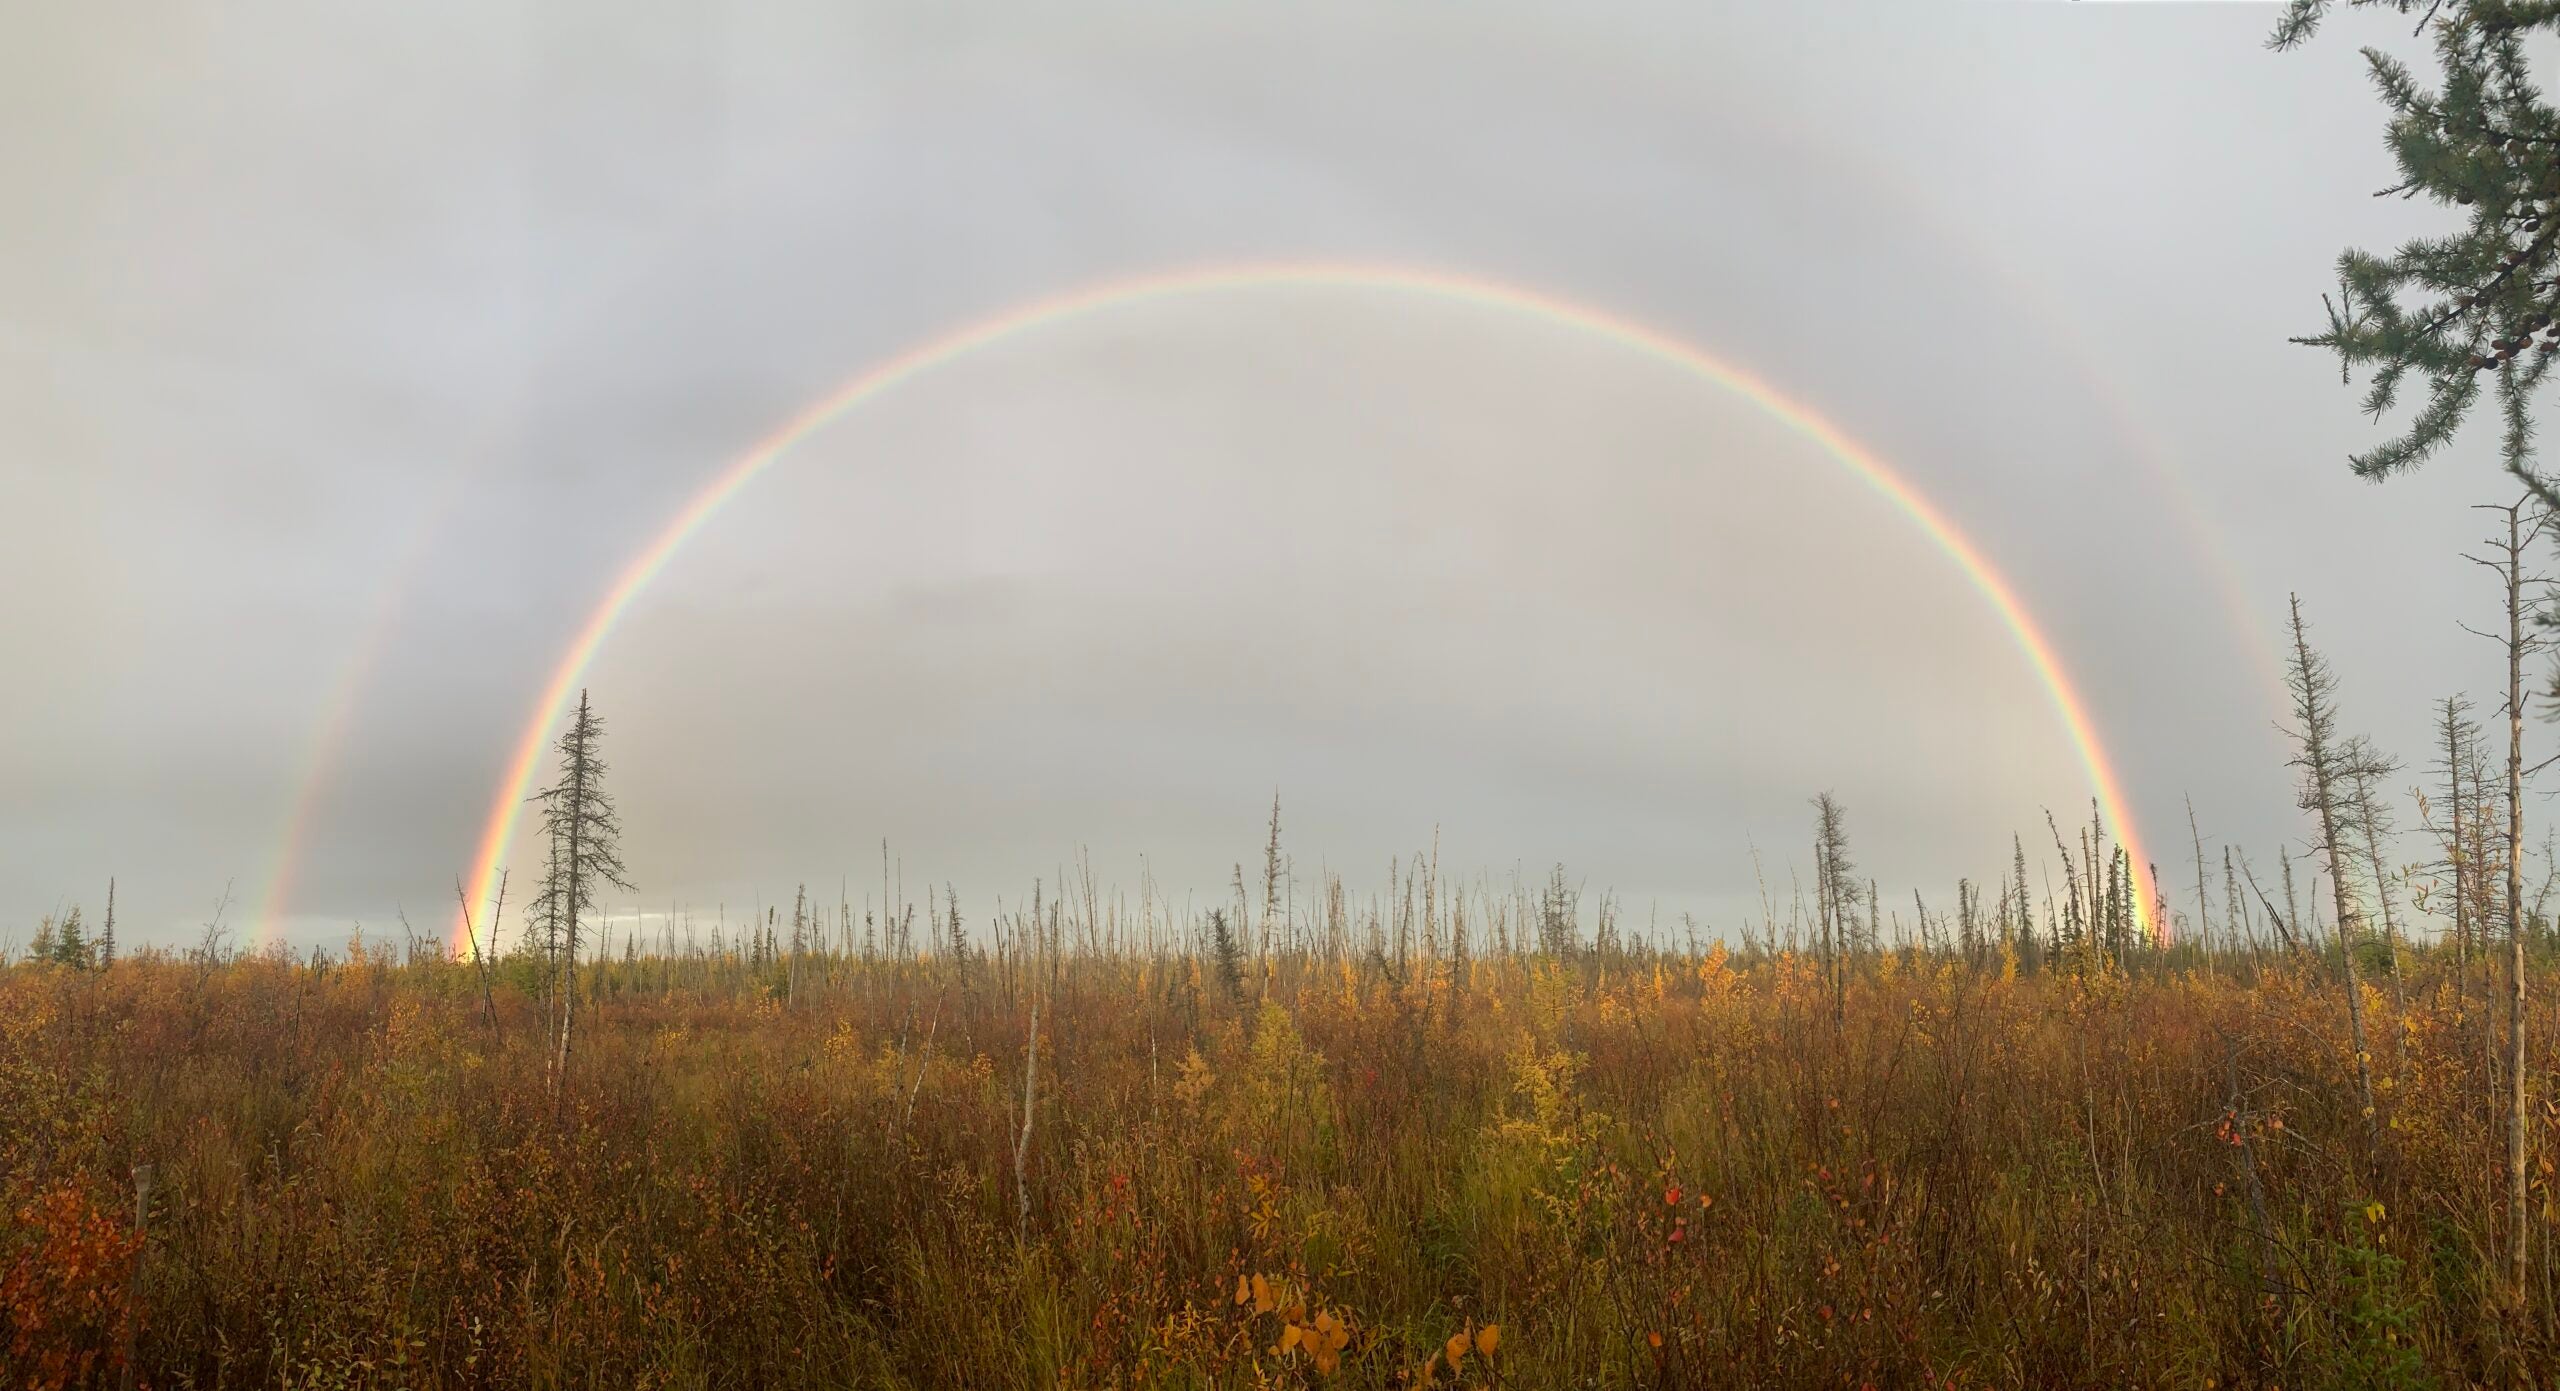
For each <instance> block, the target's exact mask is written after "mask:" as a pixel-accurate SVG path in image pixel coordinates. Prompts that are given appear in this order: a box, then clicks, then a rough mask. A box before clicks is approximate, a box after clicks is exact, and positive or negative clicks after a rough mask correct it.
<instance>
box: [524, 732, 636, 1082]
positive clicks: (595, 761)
mask: <svg viewBox="0 0 2560 1391" xmlns="http://www.w3.org/2000/svg"><path fill="white" fill-rule="evenodd" d="M603 738H604V721H603V720H602V719H600V718H598V717H597V715H596V713H595V709H594V707H593V706H591V705H590V704H588V701H587V693H586V692H585V691H583V690H582V691H580V692H578V709H577V713H576V714H574V715H572V716H570V719H569V728H568V729H567V730H566V731H565V732H563V733H562V734H561V736H560V743H559V746H558V747H559V753H560V779H559V781H557V782H555V783H553V784H552V785H551V786H549V787H547V788H544V789H543V790H542V791H540V792H538V793H535V794H534V800H535V801H538V802H540V803H542V831H543V835H544V836H545V838H546V839H548V840H549V842H550V847H551V858H550V869H549V871H548V872H547V873H546V874H545V876H544V878H543V881H542V890H541V893H540V894H539V896H538V897H537V898H536V899H535V903H536V905H537V909H538V911H540V912H541V913H542V914H543V915H545V917H546V919H547V921H546V922H545V924H544V927H545V936H546V937H547V938H550V939H551V940H555V941H557V942H558V944H559V964H558V968H557V977H556V978H557V981H558V985H557V987H556V989H555V991H554V995H555V996H556V999H555V1002H554V1005H553V1009H552V1025H553V1033H552V1074H551V1080H552V1089H553V1095H554V1098H555V1103H556V1105H557V1107H558V1110H559V1114H560V1116H561V1118H562V1119H563V1120H566V1119H567V1117H568V1112H569V1102H568V1097H569V1088H568V1082H569V1052H570V1041H571V1036H572V1034H573V1032H574V1029H575V1026H576V1016H577V999H578V933H579V925H580V923H581V922H582V921H583V920H584V917H585V914H586V913H587V911H588V910H589V909H591V908H593V907H595V897H596V888H597V886H598V885H600V884H610V885H612V886H613V887H615V888H617V889H625V890H627V889H629V888H630V887H631V881H630V880H629V879H628V878H627V877H626V876H625V875H624V873H623V868H622V820H621V818H620V817H619V816H618V815H616V814H615V812H614V809H613V798H612V797H611V796H610V795H609V794H607V793H606V792H605V790H604V775H605V763H604V757H603V754H602V753H601V751H600V750H601V745H602V743H603Z"/></svg>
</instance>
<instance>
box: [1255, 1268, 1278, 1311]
mask: <svg viewBox="0 0 2560 1391" xmlns="http://www.w3.org/2000/svg"><path fill="white" fill-rule="evenodd" d="M1273 1307H1274V1302H1273V1300H1272V1298H1271V1286H1270V1284H1269V1282H1267V1281H1265V1280H1264V1279H1263V1278H1262V1277H1261V1276H1259V1275H1256V1276H1254V1277H1253V1311H1254V1312H1255V1313H1257V1314H1267V1313H1270V1312H1271V1310H1272V1308H1273Z"/></svg>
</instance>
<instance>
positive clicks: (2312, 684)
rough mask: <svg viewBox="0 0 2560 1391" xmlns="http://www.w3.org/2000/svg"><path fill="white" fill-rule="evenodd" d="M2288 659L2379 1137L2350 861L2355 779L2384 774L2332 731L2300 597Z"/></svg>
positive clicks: (2330, 696)
mask: <svg viewBox="0 0 2560 1391" xmlns="http://www.w3.org/2000/svg"><path fill="white" fill-rule="evenodd" d="M2289 603H2290V606H2291V612H2292V633H2293V654H2292V656H2293V659H2292V663H2291V665H2290V666H2289V667H2288V668H2287V669H2286V671H2285V686H2286V687H2287V689H2289V690H2290V691H2291V692H2292V693H2293V719H2294V727H2293V728H2292V729H2289V730H2287V731H2286V733H2287V734H2288V735H2290V736H2291V737H2292V739H2293V744H2294V750H2295V753H2294V757H2293V766H2294V767H2296V768H2299V769H2301V770H2302V795H2301V806H2302V809H2303V810H2304V811H2307V812H2310V813H2311V814H2312V815H2313V817H2314V818H2315V819H2317V821H2318V822H2319V827H2320V842H2319V850H2320V857H2321V863H2322V865H2323V866H2324V867H2325V868H2326V869H2327V870H2328V872H2329V887H2330V892H2331V894H2332V896H2333V898H2334V901H2335V906H2336V909H2337V915H2338V954H2339V955H2340V957H2342V958H2343V959H2344V963H2345V967H2346V976H2347V1036H2348V1039H2349V1041H2350V1042H2351V1043H2352V1044H2353V1046H2354V1048H2355V1074H2356V1101H2357V1104H2358V1105H2359V1106H2360V1107H2361V1108H2362V1110H2363V1114H2364V1120H2365V1131H2366V1138H2367V1139H2368V1140H2375V1139H2377V1138H2378V1136H2379V1130H2378V1128H2377V1126H2376V1122H2375V1115H2374V1107H2373V1067H2372V1053H2371V1051H2370V1050H2369V1049H2368V1048H2367V1047H2366V1044H2365V1030H2364V980H2363V977H2362V975H2361V973H2360V972H2359V970H2358V968H2357V965H2356V945H2357V942H2358V940H2359V939H2360V936H2361V919H2362V916H2363V907H2362V905H2361V904H2359V903H2358V902H2357V901H2356V893H2355V887H2354V877H2353V876H2354V864H2353V861H2352V859H2351V855H2352V853H2353V852H2352V850H2351V849H2350V847H2351V846H2352V845H2353V843H2354V837H2355V835H2356V832H2357V830H2358V827H2357V825H2356V803H2355V799H2354V796H2353V789H2354V787H2355V784H2356V782H2357V780H2358V779H2359V778H2360V777H2380V776H2388V774H2389V769H2388V768H2387V767H2386V768H2383V769H2381V770H2380V771H2379V772H2378V773H2377V772H2372V771H2369V770H2367V769H2366V768H2365V767H2364V765H2363V764H2362V763H2361V762H2360V761H2359V760H2362V759H2369V758H2372V757H2373V753H2372V749H2371V747H2370V746H2369V745H2367V744H2366V743H2365V742H2364V741H2363V740H2362V739H2357V738H2350V737H2348V736H2345V735H2342V734H2340V733H2339V732H2338V705H2337V690H2338V678H2337V676H2336V674H2335V673H2333V672H2332V671H2330V669H2329V663H2328V659H2326V658H2324V657H2322V656H2321V655H2320V654H2319V653H2317V652H2315V651H2313V650H2312V648H2311V639H2310V634H2309V630H2308V629H2306V628H2305V627H2304V626H2303V622H2302V599H2301V597H2300V596H2299V595H2296V596H2291V597H2290V598H2289Z"/></svg>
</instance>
